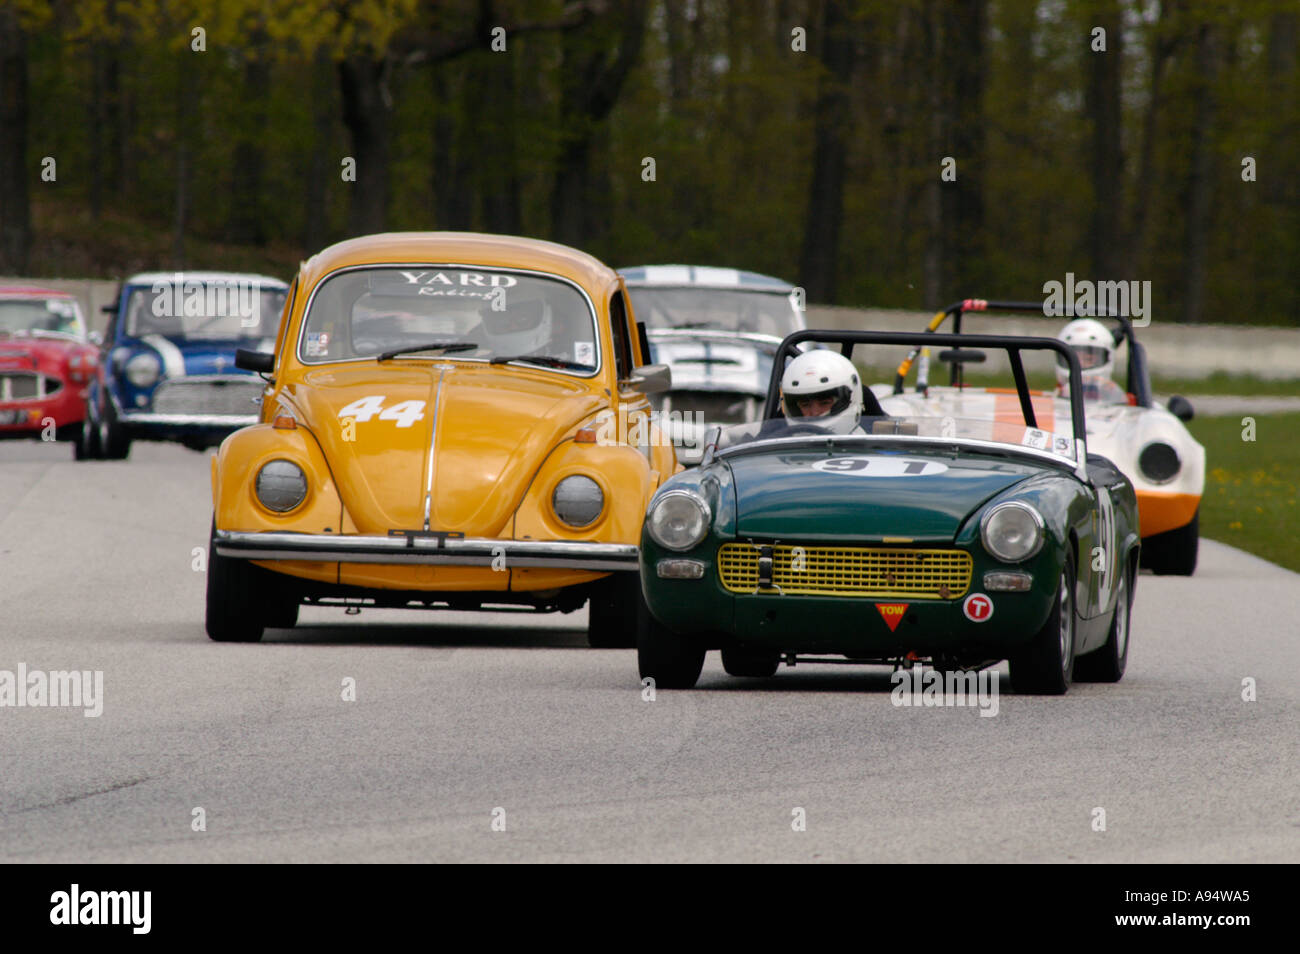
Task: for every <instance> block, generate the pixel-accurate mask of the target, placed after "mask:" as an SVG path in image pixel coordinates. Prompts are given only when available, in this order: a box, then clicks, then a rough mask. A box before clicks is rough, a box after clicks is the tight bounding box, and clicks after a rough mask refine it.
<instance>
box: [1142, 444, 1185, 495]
mask: <svg viewBox="0 0 1300 954" xmlns="http://www.w3.org/2000/svg"><path fill="white" fill-rule="evenodd" d="M1182 465H1183V463H1182V461H1180V460H1179V459H1178V451H1176V450H1174V449H1173V447H1172V446H1171V445H1169V444H1166V443H1165V442H1164V441H1152V442H1151V443H1150V444H1148V445H1147V446H1146V447H1144V448H1142V453H1141V454H1139V455H1138V470H1140V471H1142V476H1143V477H1145V478H1146V479H1147V480H1149V481H1151V482H1152V483H1153V484H1167V483H1169V481H1171V480H1173V479H1174V478H1175V477H1177V476H1178V468H1180V467H1182Z"/></svg>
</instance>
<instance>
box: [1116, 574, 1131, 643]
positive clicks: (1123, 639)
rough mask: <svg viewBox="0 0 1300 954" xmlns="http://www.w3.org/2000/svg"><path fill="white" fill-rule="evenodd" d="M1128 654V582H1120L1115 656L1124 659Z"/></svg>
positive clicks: (1122, 579) (1121, 580)
mask: <svg viewBox="0 0 1300 954" xmlns="http://www.w3.org/2000/svg"><path fill="white" fill-rule="evenodd" d="M1126 652H1128V581H1127V580H1126V579H1124V578H1121V579H1120V582H1119V594H1118V595H1117V596H1116V597H1115V656H1116V658H1118V659H1123V658H1124V654H1125V653H1126Z"/></svg>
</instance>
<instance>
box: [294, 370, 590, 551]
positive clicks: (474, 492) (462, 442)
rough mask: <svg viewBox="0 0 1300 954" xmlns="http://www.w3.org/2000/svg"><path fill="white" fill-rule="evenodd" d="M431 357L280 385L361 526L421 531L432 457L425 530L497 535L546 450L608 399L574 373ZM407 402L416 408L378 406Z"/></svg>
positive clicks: (364, 529) (312, 374)
mask: <svg viewBox="0 0 1300 954" xmlns="http://www.w3.org/2000/svg"><path fill="white" fill-rule="evenodd" d="M438 364H440V362H433V363H432V364H430V363H426V362H421V363H420V364H414V363H411V364H409V365H408V364H407V363H406V362H405V361H402V360H401V359H398V360H397V361H390V362H385V363H384V364H382V365H379V366H378V367H376V366H375V365H373V364H369V363H367V364H366V365H364V366H358V367H356V368H344V369H338V368H333V369H322V370H320V371H314V372H310V373H308V374H307V375H306V376H305V378H304V380H303V383H302V384H300V385H298V386H296V387H292V388H291V389H290V391H291V394H290V400H291V401H292V403H293V404H294V405H295V406H296V407H297V409H298V411H299V413H300V416H301V417H302V418H303V419H304V423H305V424H306V425H307V426H308V427H309V428H310V429H311V431H312V433H313V434H315V436H316V438H317V440H319V441H320V445H321V448H322V450H323V451H324V452H325V457H326V460H328V461H329V465H330V468H331V470H332V471H333V474H334V480H335V482H336V483H337V484H338V487H339V490H340V492H341V493H342V496H343V505H344V507H345V508H346V509H347V512H348V513H349V514H350V515H351V517H352V519H353V521H354V523H355V524H356V526H357V529H358V530H359V531H360V532H362V533H386V532H387V531H389V530H419V529H423V528H424V511H425V495H426V488H428V487H429V485H430V480H429V477H430V474H429V468H430V463H432V471H433V473H432V495H431V506H430V513H429V528H430V529H431V530H451V531H459V532H461V533H464V534H465V535H466V536H488V537H491V536H501V535H503V533H504V532H505V531H507V530H508V527H507V524H508V521H509V520H510V517H511V515H512V514H513V513H514V511H515V509H516V508H517V507H518V506H519V503H520V501H521V500H522V499H523V495H524V493H525V492H526V491H527V489H528V484H529V481H530V480H531V479H532V477H533V474H534V473H536V471H537V469H538V467H539V466H540V465H541V463H542V461H543V460H544V459H545V457H546V455H547V454H548V453H549V452H550V451H551V449H552V448H553V447H554V446H555V444H556V443H557V442H558V441H559V440H560V439H561V438H563V437H564V436H565V435H566V433H567V432H569V431H570V430H572V429H573V428H574V427H575V426H576V425H578V424H579V423H581V422H582V421H583V420H584V419H585V418H588V417H590V416H591V415H592V414H594V413H596V412H597V411H599V410H600V409H601V408H603V407H607V406H608V401H606V400H603V399H602V398H601V397H600V396H599V395H598V394H596V393H593V392H592V390H591V389H590V386H589V382H587V381H586V380H585V379H575V378H569V377H566V376H563V375H559V374H554V373H548V372H531V371H520V370H517V369H514V368H497V367H487V366H482V365H466V364H455V365H452V364H450V362H448V363H447V364H446V365H444V366H445V367H449V368H450V370H447V371H445V372H444V371H440V370H439V369H438V367H437V366H438ZM440 377H441V391H439V379H440ZM367 399H369V400H368V401H367ZM408 401H410V402H423V407H422V408H415V407H413V406H412V405H407V406H406V408H405V409H404V410H405V411H406V412H407V413H406V415H405V417H403V416H400V415H397V414H394V415H390V417H389V418H385V417H383V416H382V414H383V413H384V412H385V411H388V410H389V409H393V408H398V410H399V411H400V410H403V409H402V408H399V405H402V404H403V402H408ZM358 402H362V403H361V404H360V406H359V407H360V410H356V408H358ZM350 408H352V409H354V410H351V411H349V409H350ZM378 408H382V410H378V411H376V410H375V409H378ZM368 410H369V414H368V413H367V411H368ZM412 412H414V413H412ZM416 413H422V414H423V417H421V418H420V419H418V420H415V419H414V417H415V415H416ZM349 416H351V417H353V418H354V420H355V424H354V425H353V426H352V427H349V426H348V425H347V423H346V421H345V420H343V419H344V418H346V417H349ZM363 417H368V419H367V420H362V419H361V418H363ZM403 424H408V426H402V425H403ZM435 427H436V429H437V436H436V440H435V438H434V433H433V431H434V428H435ZM431 445H432V448H431ZM431 449H432V453H430V451H431Z"/></svg>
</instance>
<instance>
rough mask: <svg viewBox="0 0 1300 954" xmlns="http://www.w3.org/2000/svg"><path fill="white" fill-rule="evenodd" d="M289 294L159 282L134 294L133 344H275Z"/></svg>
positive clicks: (129, 318) (233, 285)
mask: <svg viewBox="0 0 1300 954" xmlns="http://www.w3.org/2000/svg"><path fill="white" fill-rule="evenodd" d="M286 294H287V292H286V290H285V289H283V288H266V287H263V286H262V285H260V284H258V283H255V282H250V281H244V280H240V279H232V280H230V281H206V282H200V281H187V282H184V283H171V282H156V283H155V284H154V285H152V286H151V287H149V288H145V287H143V286H141V287H137V288H133V289H131V293H130V296H129V297H128V298H127V305H126V333H127V334H128V335H131V336H132V337H134V338H143V337H144V336H145V335H167V336H169V337H180V338H273V337H275V334H276V332H277V331H278V330H279V327H280V312H281V311H283V310H284V299H285V296H286Z"/></svg>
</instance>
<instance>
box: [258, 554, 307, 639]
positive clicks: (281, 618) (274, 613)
mask: <svg viewBox="0 0 1300 954" xmlns="http://www.w3.org/2000/svg"><path fill="white" fill-rule="evenodd" d="M253 569H254V570H261V569H262V568H261V567H253ZM262 572H263V573H265V572H266V571H265V570H262ZM297 625H298V602H297V600H294V601H293V602H290V601H289V600H280V601H278V602H277V603H276V604H274V605H273V606H272V607H271V608H270V610H269V611H268V612H267V614H266V627H267V628H268V629H293V628H294V627H295V626H297Z"/></svg>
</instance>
